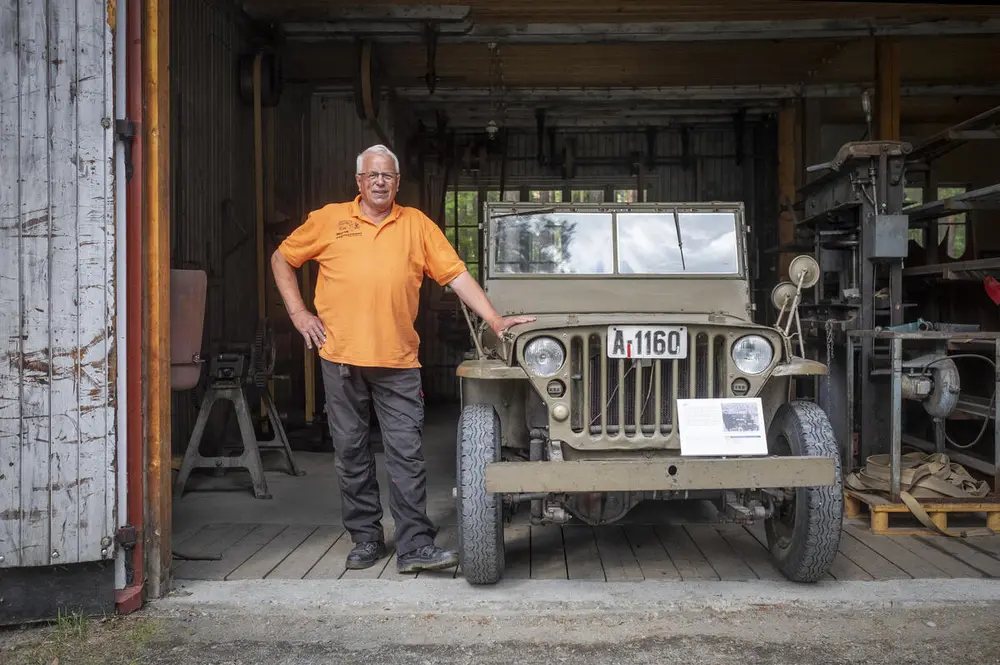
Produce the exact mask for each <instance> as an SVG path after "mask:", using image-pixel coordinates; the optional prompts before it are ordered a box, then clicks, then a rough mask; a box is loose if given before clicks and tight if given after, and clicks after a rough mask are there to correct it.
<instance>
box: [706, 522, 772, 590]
mask: <svg viewBox="0 0 1000 665" xmlns="http://www.w3.org/2000/svg"><path fill="white" fill-rule="evenodd" d="M716 530H717V531H718V532H719V534H720V535H721V536H722V537H723V539H724V540H725V541H726V542H727V543H729V546H730V547H732V548H733V551H734V552H736V554H738V555H739V557H740V558H741V559H742V560H743V561H744V562H745V563H746V565H747V566H749V567H750V570H752V571H753V572H754V574H755V575H756V576H757V577H758V578H760V579H762V580H784V579H785V576H784V575H782V573H781V571H780V570H778V567H777V566H775V565H774V559H773V558H772V557H771V554H770V552H768V551H767V550H766V549H764V546H763V545H761V544H760V542H758V541H757V539H756V538H754V537H753V536H752V535H750V533H749V532H748V531H747V530H746V529H745V528H743V527H742V526H739V525H737V524H720V525H718V526H717V527H716Z"/></svg>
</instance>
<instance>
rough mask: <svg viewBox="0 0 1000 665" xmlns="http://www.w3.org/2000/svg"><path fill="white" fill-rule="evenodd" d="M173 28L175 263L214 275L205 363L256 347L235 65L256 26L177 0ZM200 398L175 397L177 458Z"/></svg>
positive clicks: (250, 194)
mask: <svg viewBox="0 0 1000 665" xmlns="http://www.w3.org/2000/svg"><path fill="white" fill-rule="evenodd" d="M171 26H172V28H173V29H172V30H171V44H170V59H171V63H170V65H171V66H170V69H171V80H170V85H171V94H172V98H171V127H170V131H171V181H172V182H171V184H172V196H171V266H172V267H173V268H180V269H196V270H204V271H206V272H207V274H208V298H207V301H206V308H205V324H204V326H205V327H204V335H203V338H202V349H203V357H207V355H208V353H211V351H212V350H214V349H218V348H219V347H220V346H221V345H225V344H232V343H250V342H252V341H253V336H254V332H255V329H256V322H257V296H256V279H257V277H256V275H257V254H256V244H255V243H256V235H255V234H256V229H255V214H256V212H255V207H254V206H255V193H254V135H253V107H252V106H251V105H250V104H247V103H246V102H244V101H243V100H242V99H241V97H240V94H239V69H238V60H239V57H240V56H241V55H243V54H245V53H248V52H249V51H250V44H249V39H248V38H249V35H250V24H249V21H248V20H247V18H246V17H245V16H244V15H243V14H242V13H240V12H239V11H238V10H237V9H235V8H234V7H232V5H231V4H230V3H228V2H225V1H223V0H173V2H171ZM202 381H203V383H204V381H205V379H204V376H203V378H202ZM201 397H202V391H201V390H199V389H196V390H191V391H185V392H181V393H175V394H174V395H173V404H172V409H173V422H172V434H173V441H174V444H173V445H174V452H175V454H181V453H182V451H183V450H184V448H185V447H186V445H187V441H188V437H189V436H190V433H191V430H192V428H193V425H194V419H195V417H196V416H197V412H196V407H197V405H198V403H199V401H200V399H201ZM228 410H231V409H229V406H228V405H223V406H221V407H217V408H216V410H215V411H214V412H213V418H212V420H211V423H210V425H209V431H208V432H207V433H206V437H205V438H206V440H209V441H216V440H218V439H219V438H220V436H219V434H220V431H219V429H218V428H220V427H224V426H225V425H226V424H227V421H226V419H225V418H224V417H223V416H224V415H225V413H226V412H227V411H228ZM228 425H230V426H229V427H228V428H227V429H228V431H229V432H230V433H231V434H232V435H233V436H235V432H236V427H235V425H233V422H229V423H228Z"/></svg>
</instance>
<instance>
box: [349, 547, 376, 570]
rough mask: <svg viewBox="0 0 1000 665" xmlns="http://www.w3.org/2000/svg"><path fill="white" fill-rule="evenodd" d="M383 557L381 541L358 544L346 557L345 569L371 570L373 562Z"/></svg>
mask: <svg viewBox="0 0 1000 665" xmlns="http://www.w3.org/2000/svg"><path fill="white" fill-rule="evenodd" d="M384 556H385V543H384V542H382V541H381V540H378V541H370V542H367V543H358V544H357V545H355V546H354V549H352V550H351V553H350V554H348V555H347V568H348V569H349V570H361V569H363V568H371V567H372V566H374V565H375V562H376V561H378V560H379V559H381V558H382V557H384Z"/></svg>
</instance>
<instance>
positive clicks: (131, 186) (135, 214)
mask: <svg viewBox="0 0 1000 665" xmlns="http://www.w3.org/2000/svg"><path fill="white" fill-rule="evenodd" d="M127 2H128V4H127V5H126V12H125V30H126V33H127V36H126V44H127V46H126V54H125V58H126V78H127V84H126V89H127V101H126V114H127V116H128V119H129V120H130V121H131V122H132V123H133V124H134V126H135V131H136V132H137V133H138V134H137V135H138V136H142V134H144V133H145V127H144V126H143V87H142V75H143V71H142V47H143V40H142V35H143V29H142V22H143V3H142V2H140V0H127ZM119 29H120V28H119ZM131 157H132V169H133V170H132V177H130V178H128V180H127V183H126V194H125V210H126V212H125V215H126V224H127V225H128V231H127V233H126V240H125V253H126V259H125V277H126V278H125V300H126V302H127V306H126V311H127V313H126V320H125V322H124V324H125V345H126V351H125V364H126V367H127V374H126V387H127V390H126V394H125V395H120V396H119V399H120V400H124V403H125V409H126V425H125V428H126V429H125V436H126V458H125V460H124V464H125V466H126V471H127V476H126V477H127V487H128V492H127V493H128V499H127V501H128V509H127V519H128V524H130V525H131V526H132V527H134V528H135V529H136V533H137V537H136V542H135V547H133V548H132V549H131V550H130V551H129V552H128V556H129V561H128V563H127V564H126V569H127V570H128V571H129V572H131V576H132V579H131V580H129V581H128V582H127V583H128V585H129V586H128V587H126V591H130V593H128V594H127V597H128V598H129V599H130V602H128V607H125V608H120V610H119V611H131V610H134V609H138V606H139V605H141V599H140V596H139V591H140V590H141V589H142V587H143V585H144V584H145V581H146V561H145V556H146V547H145V537H144V525H145V513H146V503H145V501H146V483H145V476H146V474H145V454H144V452H145V451H144V445H143V444H144V439H143V429H144V427H143V411H142V401H143V392H144V390H143V381H142V336H143V335H142V331H143V327H142V322H143V314H142V299H143V269H142V258H143V256H142V252H143V250H142V244H143V243H142V238H143V209H144V202H143V187H144V181H145V178H146V173H145V171H146V167H145V153H144V146H143V141H141V140H133V141H132V142H131ZM119 203H121V202H119ZM121 323H122V322H121V321H119V325H121ZM122 462H123V461H122V460H119V464H121V463H122ZM123 595H126V594H123ZM119 605H120V607H121V603H119Z"/></svg>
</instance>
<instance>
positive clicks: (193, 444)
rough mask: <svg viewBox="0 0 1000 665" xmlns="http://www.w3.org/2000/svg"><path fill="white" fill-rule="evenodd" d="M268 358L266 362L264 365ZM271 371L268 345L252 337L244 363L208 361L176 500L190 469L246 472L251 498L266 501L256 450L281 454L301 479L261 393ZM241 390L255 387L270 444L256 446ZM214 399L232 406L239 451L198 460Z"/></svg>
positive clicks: (234, 358)
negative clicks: (271, 433) (205, 386)
mask: <svg viewBox="0 0 1000 665" xmlns="http://www.w3.org/2000/svg"><path fill="white" fill-rule="evenodd" d="M266 358H268V359H269V360H265V359H266ZM273 369H274V356H273V344H271V343H270V338H269V336H267V335H263V334H258V335H257V339H256V341H255V343H254V346H253V349H252V350H251V353H250V358H249V361H248V359H247V356H246V354H245V353H239V352H236V353H219V354H216V355H214V356H213V357H212V359H211V364H210V366H209V386H208V389H207V390H206V391H205V397H204V398H203V399H202V404H201V409H200V411H199V412H198V419H197V421H196V422H195V426H194V430H193V431H192V432H191V438H190V440H189V441H188V447H187V452H186V453H185V454H184V461H183V463H182V464H181V468H180V471H179V472H178V474H177V480H176V481H175V482H174V494H176V495H177V496H181V495H182V494H183V493H184V485H185V484H186V483H187V479H188V476H190V474H191V471H192V470H193V469H205V468H209V469H227V468H229V469H232V468H239V469H246V470H247V471H248V472H249V473H250V478H251V481H252V482H253V493H254V497H255V498H257V499H270V498H271V494H270V493H269V492H268V490H267V481H266V480H265V479H264V467H263V464H262V463H261V458H260V451H261V450H281V451H283V452H284V456H285V458H286V461H287V463H288V471H289V473H290V474H291V475H293V476H304V475H305V472H304V471H301V470H300V469H299V468H298V466H297V465H296V464H295V459H294V458H293V457H292V449H291V446H290V445H289V443H288V436H287V435H286V434H285V428H284V426H283V425H282V423H281V418H280V417H279V415H278V410H277V409H276V408H275V406H274V400H273V399H272V397H271V393H270V391H269V390H268V388H267V382H268V379H269V378H270V376H271V374H272V372H273ZM245 385H251V386H254V387H256V389H257V392H259V393H260V397H261V403H262V406H263V408H264V411H265V412H266V414H267V419H268V422H269V423H270V425H271V428H272V429H273V430H274V439H273V440H271V441H259V440H258V439H257V434H256V432H255V430H254V427H253V421H252V419H251V417H250V405H249V403H248V402H247V398H246V392H245V390H244V386H245ZM220 400H228V401H230V402H232V403H233V407H234V409H235V411H236V420H237V422H238V423H239V428H240V435H241V438H242V443H243V452H242V454H241V455H239V456H235V457H234V456H218V457H204V456H202V454H201V453H200V452H199V447H200V446H201V441H202V436H203V435H204V433H205V426H206V425H207V424H208V418H209V415H210V414H211V412H212V406H213V405H214V404H215V403H216V402H217V401H220Z"/></svg>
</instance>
